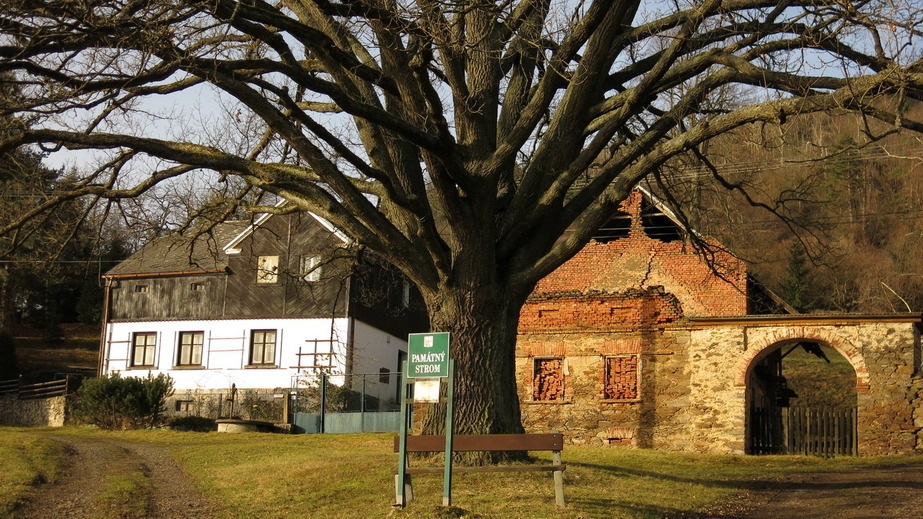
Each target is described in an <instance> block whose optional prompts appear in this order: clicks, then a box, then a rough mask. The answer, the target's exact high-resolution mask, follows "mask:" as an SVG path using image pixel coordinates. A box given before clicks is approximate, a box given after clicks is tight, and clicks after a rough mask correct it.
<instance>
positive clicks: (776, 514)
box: [700, 464, 923, 519]
mask: <svg viewBox="0 0 923 519" xmlns="http://www.w3.org/2000/svg"><path fill="white" fill-rule="evenodd" d="M921 515H923V464H913V465H898V466H889V467H869V468H862V469H852V470H848V471H839V472H824V473H809V474H799V475H796V476H793V477H792V478H787V479H786V480H784V481H779V482H776V483H770V484H767V486H766V487H765V488H761V489H758V490H754V491H751V492H747V493H746V494H743V495H741V496H738V498H737V499H735V500H733V502H729V503H728V504H727V505H725V506H722V507H719V508H716V509H714V510H712V511H710V512H708V513H705V514H702V515H701V516H700V517H734V518H739V519H783V518H784V519H790V518H795V517H797V518H799V519H800V518H808V517H816V518H821V517H822V518H835V519H859V518H863V519H864V518H888V519H891V518H894V519H903V518H907V519H910V518H914V519H915V518H918V517H921Z"/></svg>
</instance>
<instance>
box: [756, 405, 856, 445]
mask: <svg viewBox="0 0 923 519" xmlns="http://www.w3.org/2000/svg"><path fill="white" fill-rule="evenodd" d="M749 418H750V420H749V434H750V442H749V449H748V453H750V454H805V455H814V456H856V455H857V454H858V442H857V435H856V409H855V408H851V409H834V408H813V407H782V408H778V407H776V408H772V407H769V408H754V409H751V411H750V417H749Z"/></svg>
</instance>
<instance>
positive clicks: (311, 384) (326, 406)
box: [291, 372, 400, 434]
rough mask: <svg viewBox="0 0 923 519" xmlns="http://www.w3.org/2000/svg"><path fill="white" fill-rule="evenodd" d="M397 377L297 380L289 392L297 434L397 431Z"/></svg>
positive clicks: (367, 375) (368, 375)
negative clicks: (290, 392) (290, 393)
mask: <svg viewBox="0 0 923 519" xmlns="http://www.w3.org/2000/svg"><path fill="white" fill-rule="evenodd" d="M399 382H400V373H397V372H387V373H360V374H352V375H328V374H321V375H319V376H317V377H305V378H302V379H299V382H298V384H296V387H295V388H294V390H293V391H292V393H293V394H292V403H291V410H292V417H291V420H292V424H293V425H294V430H295V432H296V433H308V434H311V433H346V432H391V431H399V430H400V405H399V404H398V402H397V388H399V387H400V384H399Z"/></svg>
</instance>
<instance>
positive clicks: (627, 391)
mask: <svg viewBox="0 0 923 519" xmlns="http://www.w3.org/2000/svg"><path fill="white" fill-rule="evenodd" d="M605 376H606V378H605V381H604V387H603V398H606V399H610V400H635V399H637V398H638V356H637V355H626V356H621V357H606V371H605Z"/></svg>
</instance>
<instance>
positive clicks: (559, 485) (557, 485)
mask: <svg viewBox="0 0 923 519" xmlns="http://www.w3.org/2000/svg"><path fill="white" fill-rule="evenodd" d="M554 502H555V504H557V505H558V506H560V507H563V506H564V471H561V470H556V471H554Z"/></svg>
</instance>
